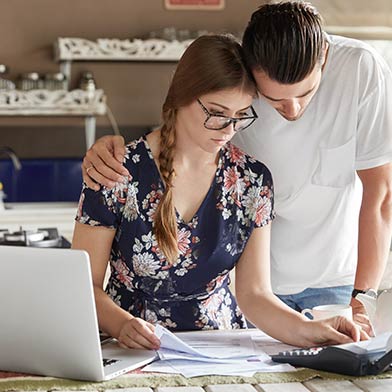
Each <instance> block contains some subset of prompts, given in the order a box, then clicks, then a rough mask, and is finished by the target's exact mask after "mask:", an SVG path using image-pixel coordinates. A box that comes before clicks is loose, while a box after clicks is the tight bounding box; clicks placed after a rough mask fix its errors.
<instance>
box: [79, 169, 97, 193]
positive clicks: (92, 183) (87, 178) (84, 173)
mask: <svg viewBox="0 0 392 392" xmlns="http://www.w3.org/2000/svg"><path fill="white" fill-rule="evenodd" d="M88 167H91V166H88ZM91 170H92V169H90V170H89V172H90V171H91ZM82 176H83V181H84V183H85V184H86V185H87V186H88V187H89V188H90V189H93V190H94V191H99V188H100V186H99V185H98V184H97V183H96V182H95V181H93V179H92V178H91V177H90V176H89V174H88V173H87V170H86V167H85V164H84V163H83V164H82Z"/></svg>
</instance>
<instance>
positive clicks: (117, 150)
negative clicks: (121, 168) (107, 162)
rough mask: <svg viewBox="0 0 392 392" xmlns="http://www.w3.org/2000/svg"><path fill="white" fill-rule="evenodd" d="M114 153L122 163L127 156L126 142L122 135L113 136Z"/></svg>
mask: <svg viewBox="0 0 392 392" xmlns="http://www.w3.org/2000/svg"><path fill="white" fill-rule="evenodd" d="M113 154H114V157H115V158H116V159H117V161H118V162H120V163H122V162H123V161H124V156H125V142H124V138H123V137H122V136H114V137H113Z"/></svg>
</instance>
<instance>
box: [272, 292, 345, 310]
mask: <svg viewBox="0 0 392 392" xmlns="http://www.w3.org/2000/svg"><path fill="white" fill-rule="evenodd" d="M352 290H353V286H352V285H347V286H335V287H323V288H318V289H306V290H304V291H302V292H300V293H297V294H291V295H277V296H278V298H280V299H281V300H282V301H283V302H284V303H285V304H286V305H288V306H290V308H293V309H294V310H297V311H298V312H301V311H302V310H303V309H311V308H313V307H315V306H317V305H328V304H347V305H348V304H349V303H350V300H351V292H352Z"/></svg>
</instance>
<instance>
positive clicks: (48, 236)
mask: <svg viewBox="0 0 392 392" xmlns="http://www.w3.org/2000/svg"><path fill="white" fill-rule="evenodd" d="M0 245H14V246H32V247H36V248H70V247H71V244H70V243H69V242H68V241H67V240H66V239H65V238H64V237H62V236H60V235H59V233H58V230H57V229H56V228H44V229H37V230H23V229H22V227H20V229H19V231H15V232H10V231H8V230H0Z"/></svg>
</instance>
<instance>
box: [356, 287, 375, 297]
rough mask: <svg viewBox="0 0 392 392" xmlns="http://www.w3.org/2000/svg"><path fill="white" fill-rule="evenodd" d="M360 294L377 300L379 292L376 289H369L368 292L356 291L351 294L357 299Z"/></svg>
mask: <svg viewBox="0 0 392 392" xmlns="http://www.w3.org/2000/svg"><path fill="white" fill-rule="evenodd" d="M358 294H366V295H369V296H370V297H373V298H377V291H376V290H374V289H367V290H360V289H354V290H353V291H352V293H351V297H352V298H355V297H356V296H357V295H358Z"/></svg>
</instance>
